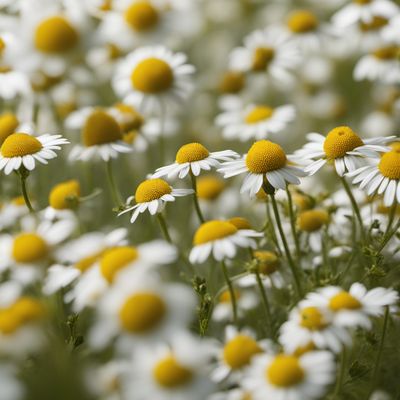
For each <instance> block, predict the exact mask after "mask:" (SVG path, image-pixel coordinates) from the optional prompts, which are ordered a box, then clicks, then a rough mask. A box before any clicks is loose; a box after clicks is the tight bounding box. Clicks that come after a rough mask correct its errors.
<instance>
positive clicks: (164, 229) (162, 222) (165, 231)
mask: <svg viewBox="0 0 400 400" xmlns="http://www.w3.org/2000/svg"><path fill="white" fill-rule="evenodd" d="M157 220H158V223H159V224H160V228H161V231H162V233H163V235H164V237H165V240H166V241H167V242H169V243H172V239H171V236H170V234H169V232H168V227H167V222H166V221H165V218H164V216H163V215H162V214H161V213H157Z"/></svg>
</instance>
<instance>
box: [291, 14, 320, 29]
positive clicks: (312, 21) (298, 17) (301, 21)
mask: <svg viewBox="0 0 400 400" xmlns="http://www.w3.org/2000/svg"><path fill="white" fill-rule="evenodd" d="M318 24H319V23H318V19H317V17H316V16H315V15H314V14H313V13H312V12H310V11H307V10H299V11H295V12H293V13H292V14H291V15H290V16H289V18H288V20H287V26H288V27H289V29H290V30H291V31H292V32H294V33H307V32H312V31H315V30H316V29H317V27H318Z"/></svg>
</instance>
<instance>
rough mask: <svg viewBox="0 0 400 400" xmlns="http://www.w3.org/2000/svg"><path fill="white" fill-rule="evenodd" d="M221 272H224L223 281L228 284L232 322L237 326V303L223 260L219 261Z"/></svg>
mask: <svg viewBox="0 0 400 400" xmlns="http://www.w3.org/2000/svg"><path fill="white" fill-rule="evenodd" d="M221 266H222V272H223V273H224V277H225V281H226V284H227V286H228V290H229V294H230V297H231V304H232V312H233V323H234V324H235V325H236V326H237V325H238V316H237V304H236V295H235V290H234V289H233V285H232V282H231V280H230V279H229V274H228V270H227V268H226V264H225V261H223V260H222V261H221Z"/></svg>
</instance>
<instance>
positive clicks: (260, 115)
mask: <svg viewBox="0 0 400 400" xmlns="http://www.w3.org/2000/svg"><path fill="white" fill-rule="evenodd" d="M273 113H274V109H273V108H271V107H268V106H256V107H254V108H253V109H252V110H251V111H250V112H249V113H248V114H247V115H246V117H245V121H246V123H248V124H257V123H258V122H260V121H263V120H265V119H269V118H270V117H271V116H272V114H273Z"/></svg>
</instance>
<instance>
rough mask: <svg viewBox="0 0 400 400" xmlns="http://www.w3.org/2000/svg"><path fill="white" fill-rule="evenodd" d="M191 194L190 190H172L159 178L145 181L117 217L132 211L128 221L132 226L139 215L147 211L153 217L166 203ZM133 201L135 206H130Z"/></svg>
mask: <svg viewBox="0 0 400 400" xmlns="http://www.w3.org/2000/svg"><path fill="white" fill-rule="evenodd" d="M193 193H194V191H193V190H192V189H174V188H172V187H171V186H170V185H169V184H168V183H167V182H166V181H164V180H163V179H160V178H152V179H147V180H145V181H143V182H142V183H141V184H140V185H139V186H138V187H137V189H136V192H135V195H134V196H131V197H129V198H128V199H127V202H126V203H127V208H126V209H125V210H124V211H122V212H120V213H119V214H118V216H120V215H122V214H125V213H127V212H131V211H133V213H132V216H131V220H130V221H131V223H132V224H133V223H134V222H135V221H136V219H137V217H138V216H139V214H142V213H144V212H145V211H147V210H148V211H149V213H150V214H151V215H155V214H157V213H160V212H161V211H162V210H163V209H164V207H165V204H166V203H168V202H172V201H175V198H176V197H182V196H188V195H190V194H193ZM133 200H134V201H135V203H136V204H135V205H134V206H131V205H130V204H131V203H132V201H133Z"/></svg>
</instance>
